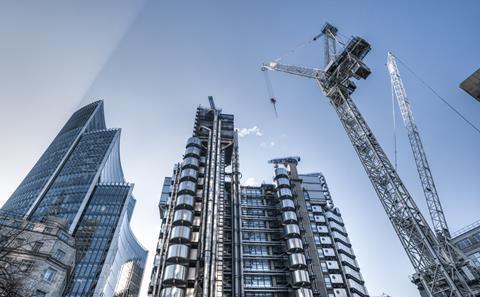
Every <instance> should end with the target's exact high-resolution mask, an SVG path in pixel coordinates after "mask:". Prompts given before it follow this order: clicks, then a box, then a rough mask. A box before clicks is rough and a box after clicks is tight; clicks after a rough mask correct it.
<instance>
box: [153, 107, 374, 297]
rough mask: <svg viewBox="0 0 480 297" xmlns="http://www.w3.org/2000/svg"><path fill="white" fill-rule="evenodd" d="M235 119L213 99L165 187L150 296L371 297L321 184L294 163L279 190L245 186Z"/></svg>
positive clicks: (283, 170) (279, 169) (278, 171)
mask: <svg viewBox="0 0 480 297" xmlns="http://www.w3.org/2000/svg"><path fill="white" fill-rule="evenodd" d="M233 119H234V118H233V116H232V115H228V114H224V113H222V111H221V110H220V109H218V108H217V107H216V106H215V104H214V102H213V99H212V98H210V107H209V108H205V107H199V108H198V109H197V113H196V118H195V124H194V131H193V136H192V137H191V138H189V139H188V140H187V143H186V148H185V151H184V154H183V156H184V157H183V161H182V162H181V163H179V164H177V165H175V166H174V170H173V174H172V177H168V178H166V179H165V182H164V185H163V189H162V196H161V198H160V204H159V208H160V215H161V218H162V223H161V226H160V235H159V240H158V245H157V249H156V255H155V258H154V265H153V269H152V273H151V281H150V286H149V290H148V295H149V296H154V297H157V296H162V297H166V296H174V297H183V296H211V297H214V296H225V297H227V296H247V297H253V296H257V297H283V296H285V297H286V296H298V297H301V296H306V297H309V296H316V297H320V296H322V297H350V296H352V297H353V296H355V297H363V296H368V292H367V290H366V288H365V284H364V280H363V278H362V275H361V273H360V269H359V266H358V263H357V260H356V257H355V255H354V253H353V250H352V245H351V242H350V240H349V238H348V233H347V230H346V228H345V225H344V223H343V220H342V217H341V214H340V211H339V210H338V208H336V207H335V206H334V203H333V200H332V198H331V197H330V193H329V191H328V188H327V185H326V182H325V178H324V177H323V175H322V174H320V173H314V174H298V173H297V167H296V166H297V162H298V160H299V159H297V158H287V159H285V160H287V161H288V162H280V163H278V164H277V165H276V168H275V170H274V172H275V175H274V182H275V183H274V184H263V185H261V186H258V187H246V186H245V187H244V186H240V180H239V179H240V176H241V174H240V170H239V150H238V140H237V136H236V133H235V131H234V125H233ZM292 160H293V161H292ZM283 164H286V167H284V166H283Z"/></svg>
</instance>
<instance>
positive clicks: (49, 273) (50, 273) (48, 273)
mask: <svg viewBox="0 0 480 297" xmlns="http://www.w3.org/2000/svg"><path fill="white" fill-rule="evenodd" d="M56 274H57V271H56V270H55V269H53V268H52V267H48V269H47V270H45V273H44V274H43V280H44V281H47V282H49V283H51V282H52V281H53V279H54V278H55V275H56Z"/></svg>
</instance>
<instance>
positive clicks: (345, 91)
mask: <svg viewBox="0 0 480 297" xmlns="http://www.w3.org/2000/svg"><path fill="white" fill-rule="evenodd" d="M332 28H334V27H333V26H331V25H329V24H327V25H326V26H325V27H324V30H329V32H333V31H334V32H335V34H336V29H334V30H333V29H332ZM322 32H323V31H322ZM324 37H325V38H332V35H330V34H324ZM333 37H334V36H333ZM325 44H327V41H326V42H325ZM325 50H326V51H328V53H326V54H325V57H328V59H329V60H328V61H326V67H325V69H324V70H323V71H320V70H318V69H309V68H305V67H298V66H292V65H283V64H280V63H267V64H263V66H262V70H264V71H266V70H271V71H280V72H286V73H289V74H294V75H299V76H302V77H307V78H312V79H315V80H316V81H317V82H318V84H319V86H320V88H321V90H322V92H323V93H324V94H325V95H326V96H327V97H328V98H329V99H330V100H329V101H330V103H331V105H332V106H333V108H334V109H335V111H336V113H337V115H338V117H339V119H340V122H341V123H342V125H343V127H344V128H345V131H346V133H347V135H348V137H349V138H350V141H351V143H352V145H353V147H354V149H355V151H356V152H357V155H358V157H359V158H360V161H361V162H362V165H363V167H364V169H365V171H366V173H367V175H368V177H369V179H370V181H371V183H372V185H373V187H374V189H375V191H376V193H377V195H378V197H379V199H380V202H381V204H382V206H383V208H384V209H385V212H386V213H387V216H388V218H389V220H390V222H391V223H392V226H393V228H394V230H395V231H396V233H397V235H398V238H399V239H400V242H401V243H402V246H403V248H404V249H405V251H406V253H407V256H408V258H409V259H410V261H411V263H412V265H413V266H414V268H415V271H416V277H417V282H416V283H417V285H418V286H419V288H420V289H421V290H422V291H423V292H424V294H426V296H429V297H446V296H452V297H474V296H475V295H474V294H473V293H472V291H471V289H470V287H469V285H468V284H467V282H466V281H465V276H464V275H463V274H462V272H461V271H459V269H458V268H457V267H456V266H455V263H452V262H451V258H450V257H449V256H448V255H447V253H446V252H445V251H444V250H443V249H442V248H441V247H440V248H439V246H440V245H439V242H438V240H437V238H436V236H435V234H434V233H433V231H432V230H431V228H430V227H429V226H428V224H427V222H426V221H425V218H424V217H423V215H422V214H421V212H420V210H419V209H418V207H417V205H416V204H415V201H414V200H413V198H412V197H411V195H410V194H409V193H408V191H407V189H406V187H405V185H404V184H403V182H402V180H401V179H400V177H399V176H398V174H397V172H396V170H395V168H394V167H393V166H392V164H391V162H390V160H389V159H388V157H387V155H386V154H385V152H384V151H383V149H382V147H381V146H380V144H379V143H378V141H377V140H376V138H375V136H374V134H373V132H372V130H371V129H370V128H369V127H368V125H367V123H366V121H365V119H364V118H363V116H362V115H361V113H360V111H359V110H358V108H357V106H356V105H355V103H354V102H353V100H352V98H351V97H350V95H351V94H352V93H353V92H354V90H355V88H356V86H355V84H354V83H353V81H352V80H351V79H352V78H355V79H366V78H367V77H368V75H369V74H370V69H369V68H368V67H367V66H366V65H365V64H364V63H363V61H362V60H363V58H364V57H365V55H366V54H367V53H368V52H369V50H370V45H369V44H368V43H367V42H366V41H365V40H364V39H362V38H360V37H353V38H352V39H351V40H350V41H349V42H348V43H347V45H346V46H345V48H344V49H343V51H341V52H340V53H339V54H334V53H332V52H331V50H330V46H329V47H328V48H326V49H325ZM306 74H309V75H306ZM310 74H311V75H310Z"/></svg>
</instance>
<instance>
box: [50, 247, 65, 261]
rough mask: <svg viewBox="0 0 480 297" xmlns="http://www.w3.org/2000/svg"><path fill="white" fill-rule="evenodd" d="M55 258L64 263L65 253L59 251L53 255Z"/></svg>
mask: <svg viewBox="0 0 480 297" xmlns="http://www.w3.org/2000/svg"><path fill="white" fill-rule="evenodd" d="M53 257H54V258H55V259H57V260H58V261H62V260H63V258H64V257H65V252H64V251H62V250H61V249H58V250H57V251H56V252H55V254H54V255H53Z"/></svg>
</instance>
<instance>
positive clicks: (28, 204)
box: [2, 101, 147, 297]
mask: <svg viewBox="0 0 480 297" xmlns="http://www.w3.org/2000/svg"><path fill="white" fill-rule="evenodd" d="M119 150H120V129H107V128H106V124H105V117H104V112H103V101H97V102H94V103H91V104H89V105H87V106H85V107H83V108H81V109H79V110H78V111H77V112H75V113H74V114H73V115H72V116H71V118H70V119H69V120H68V121H67V123H66V124H65V126H64V127H63V128H62V129H61V131H60V132H59V133H58V135H57V136H56V137H55V139H54V140H53V142H52V144H50V146H49V147H48V148H47V150H46V151H45V153H44V154H43V155H42V156H41V157H40V159H39V160H38V162H37V163H36V164H35V165H34V167H33V168H32V170H31V171H30V172H29V173H28V174H27V176H26V177H25V179H24V180H23V181H22V183H21V184H20V186H19V187H18V188H17V190H16V191H15V192H14V193H13V194H12V196H11V197H10V198H9V199H8V201H7V202H6V203H5V205H4V206H3V207H2V211H3V212H5V213H9V214H12V215H14V216H16V217H21V218H23V219H25V220H32V221H42V220H44V219H45V218H47V217H55V218H57V219H59V220H62V222H65V224H66V226H67V229H68V231H69V233H70V234H71V235H73V237H74V238H75V249H76V257H75V258H76V259H75V263H76V265H75V268H74V269H73V271H72V273H71V275H70V277H69V279H68V281H67V284H66V289H65V291H64V293H63V296H69V297H77V296H78V297H80V296H114V294H115V288H116V286H117V282H118V279H119V278H120V277H119V271H120V270H121V267H122V266H123V264H124V263H128V262H131V261H134V262H135V263H136V264H137V265H138V266H139V267H141V269H142V271H143V269H144V266H145V260H146V256H147V251H146V250H145V249H144V248H143V247H142V246H141V245H140V244H139V243H138V241H137V240H136V238H135V237H134V235H133V233H132V232H131V230H130V226H129V223H130V218H131V216H132V212H133V208H134V206H135V199H134V198H133V195H132V190H133V184H129V183H127V182H125V180H124V177H123V171H122V167H121V162H120V152H119ZM137 274H138V273H137ZM130 279H131V280H132V281H135V282H138V284H136V285H135V284H132V285H131V286H130V287H132V288H135V287H138V286H139V285H140V281H141V279H140V280H139V279H138V277H137V278H130ZM130 291H131V292H132V291H136V293H132V295H131V296H137V295H138V290H135V289H133V290H130ZM47 293H48V292H47Z"/></svg>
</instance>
